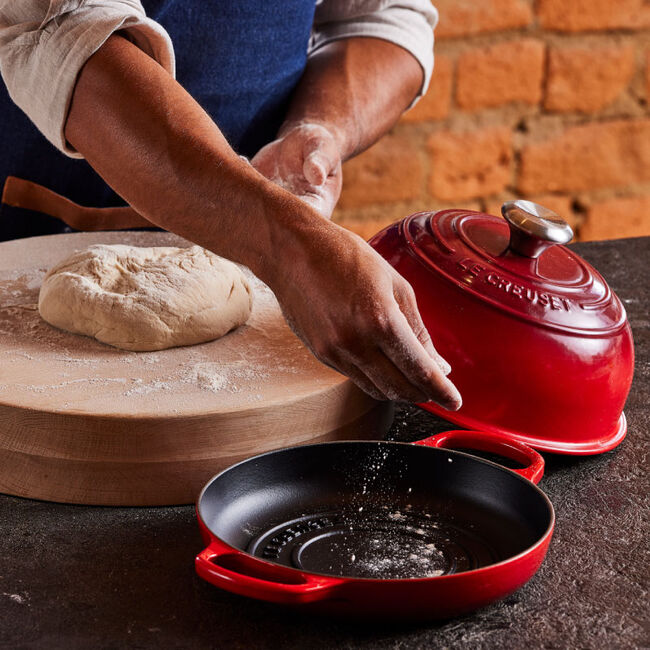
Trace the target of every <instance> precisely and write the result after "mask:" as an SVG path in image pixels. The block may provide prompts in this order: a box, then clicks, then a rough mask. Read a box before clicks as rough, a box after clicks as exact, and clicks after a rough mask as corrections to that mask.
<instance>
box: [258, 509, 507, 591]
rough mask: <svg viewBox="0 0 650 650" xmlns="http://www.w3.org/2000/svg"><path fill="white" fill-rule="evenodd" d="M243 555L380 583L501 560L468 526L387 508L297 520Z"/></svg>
mask: <svg viewBox="0 0 650 650" xmlns="http://www.w3.org/2000/svg"><path fill="white" fill-rule="evenodd" d="M247 551H248V552H249V553H250V554H252V555H255V556H257V557H260V558H262V559H264V560H268V561H271V562H277V563H278V564H283V565H285V566H289V567H292V568H296V569H300V570H302V571H307V572H309V573H319V574H326V575H334V576H343V577H355V578H371V579H384V580H385V579H406V578H431V577H435V576H441V575H450V574H453V573H460V572H463V571H471V570H473V569H477V568H480V567H482V566H487V565H490V564H494V563H495V562H498V561H499V560H500V559H503V558H500V557H499V555H498V554H497V552H496V551H495V550H494V547H493V544H492V542H491V541H490V540H489V539H488V536H486V535H482V534H481V531H479V530H476V529H475V527H474V524H462V523H461V522H458V521H453V522H452V521H450V520H447V519H443V518H441V517H439V516H436V515H434V514H429V513H424V514H422V513H416V512H412V511H408V510H406V509H405V510H404V511H402V510H396V509H391V508H389V507H383V508H378V509H365V510H364V508H361V511H340V512H327V513H322V514H318V515H307V516H303V517H299V518H296V519H293V520H291V521H287V522H285V523H282V524H280V525H278V526H275V527H273V528H272V529H270V530H268V531H266V532H264V533H262V534H261V535H258V536H256V538H255V539H253V540H252V541H251V542H250V544H249V547H248V549H247Z"/></svg>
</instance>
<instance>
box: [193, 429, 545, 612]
mask: <svg viewBox="0 0 650 650" xmlns="http://www.w3.org/2000/svg"><path fill="white" fill-rule="evenodd" d="M449 447H455V448H456V449H458V448H463V449H475V450H482V451H484V452H491V453H496V454H499V455H500V456H502V457H506V458H509V459H511V460H514V461H516V462H518V463H520V464H521V465H523V468H522V469H515V470H510V469H505V468H504V467H502V466H500V465H497V464H496V463H493V462H490V461H487V460H483V459H480V458H477V457H475V456H472V455H470V454H468V453H463V452H461V451H457V450H456V451H452V450H450V449H449ZM543 471H544V461H543V459H542V457H541V456H540V455H539V454H538V453H537V452H536V451H534V450H533V449H531V448H530V447H528V446H527V445H525V444H523V443H521V442H517V441H513V440H512V439H508V438H507V437H505V436H501V435H498V434H486V433H484V432H476V431H451V432H447V433H444V434H441V435H439V436H434V437H432V438H427V439H425V440H422V441H420V442H417V443H414V444H409V443H400V442H332V443H324V444H317V445H305V446H301V447H292V448H288V449H282V450H280V451H273V452H270V453H266V454H263V455H260V456H256V457H254V458H251V459H249V460H246V461H243V462H241V463H239V464H237V465H234V466H233V467H231V468H229V469H227V470H225V471H223V472H221V473H220V474H218V475H217V476H215V477H214V478H213V479H212V480H211V481H210V482H209V483H208V484H207V485H206V487H205V488H204V489H203V492H202V493H201V495H200V497H199V499H198V503H197V514H198V520H199V525H200V528H201V532H202V534H203V538H204V540H205V542H206V544H207V547H206V548H205V549H204V550H203V551H202V552H201V553H200V554H199V555H198V556H197V557H196V570H197V572H198V574H199V576H201V577H202V578H203V579H205V580H207V581H208V582H211V583H212V584H214V585H216V586H217V587H221V588H223V589H227V590H228V591H231V592H234V593H236V594H240V595H243V596H248V597H251V598H257V599H260V600H265V601H270V602H274V603H283V604H288V605H299V606H301V607H304V608H306V609H308V610H310V611H314V612H316V611H317V612H324V613H330V614H332V613H335V614H342V615H348V616H350V615H351V616H356V617H362V618H373V619H377V618H378V617H381V619H382V620H392V621H396V620H413V619H434V618H448V617H451V616H455V615H458V614H462V613H464V612H468V611H472V610H474V609H477V608H479V607H482V606H484V605H487V604H488V603H491V602H493V601H495V600H498V599H500V598H503V597H504V596H506V595H507V594H509V593H511V592H512V591H514V590H516V589H517V588H519V587H521V586H522V585H523V584H524V583H526V582H527V581H528V580H529V579H530V578H531V577H532V576H533V574H534V573H535V572H536V571H537V569H538V568H539V566H540V565H541V563H542V561H543V559H544V556H545V555H546V551H547V548H548V545H549V542H550V540H551V536H552V534H553V525H554V521H555V515H554V512H553V506H552V505H551V502H550V501H549V499H548V498H547V497H546V495H545V494H544V493H543V492H542V491H541V490H540V489H539V488H538V487H537V486H536V485H535V484H536V483H537V482H538V481H539V480H540V479H541V477H542V474H543ZM404 575H406V576H408V577H404ZM410 576H419V577H410ZM422 576H423V577H422Z"/></svg>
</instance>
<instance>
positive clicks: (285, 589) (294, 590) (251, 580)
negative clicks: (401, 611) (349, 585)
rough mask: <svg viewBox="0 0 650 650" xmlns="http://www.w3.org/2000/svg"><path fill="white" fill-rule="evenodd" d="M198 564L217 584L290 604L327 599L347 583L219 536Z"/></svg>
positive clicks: (241, 592) (252, 596) (198, 571)
mask: <svg viewBox="0 0 650 650" xmlns="http://www.w3.org/2000/svg"><path fill="white" fill-rule="evenodd" d="M195 566H196V572H197V573H198V574H199V576H200V577H201V578H203V579H204V580H207V581H208V582H209V583H211V584H213V585H215V586H216V587H220V588H221V589H226V590H227V591H231V592H233V593H236V594H239V595H240V596H247V597H249V598H257V599H260V600H267V601H270V602H273V603H283V604H290V605H297V604H302V603H312V602H315V601H318V600H326V599H328V598H330V597H331V596H332V593H333V591H334V590H335V589H336V587H338V586H339V585H342V584H343V583H344V582H345V581H344V580H343V579H342V578H330V577H327V576H316V575H311V574H309V573H302V572H301V571H296V570H295V569H290V568H288V567H283V566H280V565H277V564H271V563H270V562H264V561H263V560H260V559H258V558H256V557H253V556H252V555H247V554H246V553H243V552H241V551H238V550H236V549H233V548H232V547H231V546H228V545H227V544H225V543H224V542H222V541H221V540H219V539H216V538H213V539H212V541H211V542H210V544H209V546H208V547H207V548H205V549H204V550H203V551H201V552H200V553H199V554H198V555H197V556H196V559H195Z"/></svg>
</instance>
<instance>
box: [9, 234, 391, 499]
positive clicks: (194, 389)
mask: <svg viewBox="0 0 650 650" xmlns="http://www.w3.org/2000/svg"><path fill="white" fill-rule="evenodd" d="M99 243H105V244H116V243H126V244H131V245H136V246H187V245H189V242H187V241H185V240H183V239H181V238H179V237H176V236H175V235H171V234H169V233H161V232H129V233H124V232H122V233H119V232H107V233H75V234H65V235H50V236H47V237H33V238H30V239H22V240H17V241H11V242H5V243H2V244H0V492H5V493H8V494H14V495H18V496H25V497H31V498H37V499H46V500H51V501H63V502H71V503H88V504H105V505H170V504H181V503H191V502H193V501H194V500H195V499H196V497H197V496H198V494H199V492H200V490H201V488H202V486H203V485H204V484H205V483H206V482H207V481H208V480H209V479H210V478H211V477H212V476H213V475H214V474H215V473H217V472H218V471H220V470H221V469H223V468H225V467H227V466H229V465H231V464H233V463H235V462H237V461H239V460H242V459H244V458H247V457H249V456H251V455H254V454H258V453H262V452H265V451H268V450H272V449H276V448H279V447H285V446H289V445H296V444H303V443H308V442H317V441H325V440H336V439H356V438H380V437H382V436H383V435H384V434H385V432H386V430H387V429H388V426H389V425H390V422H391V419H392V411H391V408H390V406H389V405H388V404H387V403H380V402H376V401H374V400H373V399H371V398H370V397H368V396H367V395H366V394H365V393H363V392H362V391H360V390H359V389H357V388H356V387H355V386H354V385H353V384H352V383H351V382H350V381H349V380H347V379H346V378H344V377H343V376H342V375H340V374H338V373H337V372H335V371H333V370H331V369H329V368H327V367H325V366H323V365H322V364H321V363H319V362H318V361H317V360H316V359H315V358H314V357H313V356H312V355H311V354H310V353H309V351H308V350H307V349H306V348H305V347H304V346H303V344H302V343H301V342H300V341H299V340H298V338H297V337H296V336H295V335H294V334H293V333H292V332H291V330H290V329H289V327H288V326H287V324H286V323H285V321H284V318H283V317H282V314H281V311H280V308H279V306H278V303H277V301H276V300H275V297H274V296H273V294H272V293H271V291H270V290H269V289H268V288H267V287H266V286H265V285H264V284H262V283H261V282H260V281H259V280H257V279H256V278H255V277H254V276H252V275H251V274H250V272H249V276H250V281H251V283H252V284H253V288H254V305H253V312H252V315H251V318H250V319H249V321H248V323H247V324H246V325H244V326H242V327H240V328H238V329H237V330H235V331H234V332H231V333H230V334H228V335H226V336H225V337H223V338H221V339H219V340H217V341H212V342H210V343H205V344H202V345H194V346H189V347H184V348H174V349H170V350H163V351H160V352H127V351H123V350H118V349H116V348H113V347H110V346H108V345H104V344H102V343H99V342H98V341H95V340H94V339H91V338H88V337H84V336H79V335H75V334H69V333H67V332H63V331H61V330H58V329H56V328H54V327H52V326H50V325H48V324H47V323H45V322H44V321H43V320H42V319H41V318H40V316H39V314H38V309H37V302H38V292H39V288H40V285H41V281H42V279H43V276H44V275H45V273H46V271H47V270H48V269H49V268H50V267H51V266H52V265H53V264H54V263H56V262H58V261H59V260H60V259H62V258H64V257H66V256H67V255H69V254H70V253H72V252H73V251H75V250H79V249H83V248H85V247H86V246H89V245H91V244H99Z"/></svg>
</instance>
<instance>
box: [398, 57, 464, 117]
mask: <svg viewBox="0 0 650 650" xmlns="http://www.w3.org/2000/svg"><path fill="white" fill-rule="evenodd" d="M452 68H453V65H452V62H451V59H449V58H447V57H446V56H438V55H437V56H436V65H435V68H434V70H433V77H432V78H431V84H430V85H429V90H428V91H427V94H426V95H424V97H422V98H421V99H420V101H419V102H418V103H417V104H416V105H415V106H414V107H413V108H412V109H411V110H410V111H407V112H406V113H404V116H403V117H402V122H426V121H427V120H444V119H445V117H447V115H448V114H449V105H450V103H451V79H452V74H453V69H452Z"/></svg>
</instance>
